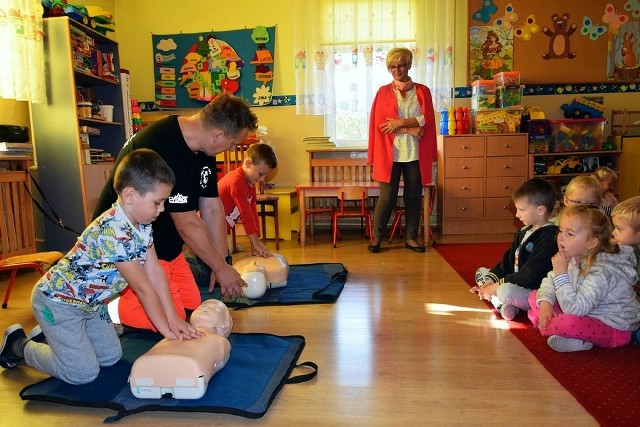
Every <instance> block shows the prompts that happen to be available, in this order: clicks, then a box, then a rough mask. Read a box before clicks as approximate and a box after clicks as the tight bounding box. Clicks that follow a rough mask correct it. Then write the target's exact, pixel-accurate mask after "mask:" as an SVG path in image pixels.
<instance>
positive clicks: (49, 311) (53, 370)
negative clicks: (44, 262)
mask: <svg viewBox="0 0 640 427" xmlns="http://www.w3.org/2000/svg"><path fill="white" fill-rule="evenodd" d="M31 304H32V308H33V314H34V315H35V317H36V320H37V321H38V324H39V325H40V327H41V328H42V332H44V335H45V336H46V337H47V344H40V343H36V342H34V341H29V342H28V343H27V345H26V346H25V349H24V358H25V361H26V362H27V364H28V365H29V366H32V367H34V368H36V369H38V370H39V371H42V372H45V373H47V374H49V375H51V376H54V377H56V378H60V379H61V380H63V381H65V382H67V383H69V384H86V383H89V382H91V381H93V380H94V379H96V377H97V376H98V373H99V372H100V367H102V366H111V365H113V364H114V363H116V362H117V361H118V360H120V357H122V347H121V346H120V340H119V338H118V334H117V333H116V330H115V328H114V326H113V323H112V322H111V318H110V317H109V313H108V311H107V306H106V305H104V304H102V305H101V307H100V308H98V311H96V312H85V311H83V310H81V309H79V308H77V307H75V306H73V305H71V304H64V303H60V302H55V301H52V300H50V299H49V298H47V297H46V296H45V295H44V294H43V293H42V292H41V291H40V290H39V289H38V288H36V287H34V289H33V292H32V293H31Z"/></svg>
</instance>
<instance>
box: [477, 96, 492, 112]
mask: <svg viewBox="0 0 640 427" xmlns="http://www.w3.org/2000/svg"><path fill="white" fill-rule="evenodd" d="M489 108H496V96H495V95H480V94H477V95H471V109H472V110H474V111H478V110H487V109H489Z"/></svg>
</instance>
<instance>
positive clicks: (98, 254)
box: [0, 149, 201, 384]
mask: <svg viewBox="0 0 640 427" xmlns="http://www.w3.org/2000/svg"><path fill="white" fill-rule="evenodd" d="M174 182H175V176H174V174H173V172H172V171H171V169H170V168H169V167H168V166H167V164H166V163H165V161H164V160H162V158H161V157H160V156H159V155H158V154H156V153H155V152H153V151H151V150H147V149H141V150H135V151H132V152H131V153H129V155H128V156H127V158H126V159H124V160H123V161H122V162H121V163H120V164H119V165H118V167H117V168H116V178H115V181H114V188H115V190H116V192H117V193H118V200H117V201H116V202H115V203H114V204H113V206H112V207H111V208H110V209H108V210H107V211H106V212H104V213H103V214H102V215H101V216H99V217H98V218H96V219H95V220H94V221H93V222H92V223H91V224H90V225H89V226H88V227H87V228H86V229H85V230H84V232H83V233H82V234H81V235H80V236H79V237H78V240H77V241H76V244H75V245H74V247H73V248H72V249H71V250H70V251H69V252H68V253H67V254H66V255H65V256H64V257H63V258H62V259H61V260H60V261H59V262H58V263H57V264H56V265H54V266H53V267H51V269H49V271H48V272H47V273H46V274H45V275H44V276H42V278H40V280H39V281H38V283H36V285H35V286H34V289H33V291H32V295H31V304H32V308H33V312H34V314H35V317H36V320H37V321H38V324H39V326H40V328H41V329H42V333H43V334H44V337H45V338H46V342H43V341H44V340H42V339H38V340H36V339H35V338H34V339H32V340H29V339H28V338H27V336H26V334H25V332H24V330H23V328H22V326H21V325H18V324H16V325H12V326H10V327H9V328H7V330H6V331H5V333H4V338H3V342H2V348H1V349H0V366H2V367H3V368H5V369H9V368H13V367H15V366H17V365H18V364H19V363H20V361H21V360H22V359H23V358H24V359H25V362H26V363H27V364H28V365H29V366H32V367H34V368H36V369H38V370H40V371H42V372H45V373H47V374H49V375H52V376H54V377H57V378H60V379H61V380H63V381H65V382H67V383H69V384H85V383H89V382H91V381H93V380H94V379H95V378H96V377H97V376H98V373H99V372H100V369H101V367H103V366H111V365H113V364H114V363H116V362H117V361H118V360H119V359H120V357H121V356H122V348H121V346H120V341H119V339H118V335H117V333H116V330H115V328H114V326H113V324H112V323H111V319H110V317H109V313H108V310H107V306H106V302H108V301H109V300H110V299H112V298H113V297H115V296H117V294H118V293H120V292H122V291H123V290H124V289H125V288H126V287H127V286H130V287H131V289H132V290H133V291H134V292H135V293H136V294H137V296H138V297H139V299H140V301H142V304H143V306H144V308H145V311H146V312H147V314H148V316H149V318H150V319H151V320H152V321H153V324H154V326H155V327H156V328H157V330H158V331H159V332H160V333H161V334H162V335H163V336H164V337H165V338H168V339H191V338H198V337H199V336H200V335H201V334H200V333H199V332H198V331H197V330H196V329H195V328H194V327H193V326H191V325H190V324H188V323H187V322H185V321H184V320H182V319H181V318H180V317H179V316H178V315H177V313H176V311H175V308H174V305H173V301H172V299H171V294H170V293H169V286H168V284H167V278H166V276H165V275H164V271H163V270H162V268H161V267H160V264H159V262H158V258H157V255H156V253H155V249H154V245H153V236H152V229H151V222H152V221H154V220H155V219H156V218H157V216H158V215H159V214H160V212H162V211H163V210H164V202H165V201H166V200H167V198H168V197H169V194H170V192H171V189H172V187H173V185H174Z"/></svg>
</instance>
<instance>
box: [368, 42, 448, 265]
mask: <svg viewBox="0 0 640 427" xmlns="http://www.w3.org/2000/svg"><path fill="white" fill-rule="evenodd" d="M412 60H413V54H412V53H411V51H410V50H409V49H407V48H394V49H391V50H390V51H389V53H388V54H387V69H388V70H389V72H390V73H391V76H392V77H393V81H392V82H391V83H389V84H387V85H384V86H382V87H381V88H380V89H378V93H377V94H376V97H375V99H374V100H373V105H372V106H371V118H370V121H369V163H371V164H373V178H374V179H375V180H376V181H379V183H380V198H379V199H378V203H377V204H376V209H375V212H374V217H373V227H374V228H373V244H372V245H370V246H369V250H370V251H371V252H373V253H378V252H380V242H381V241H382V239H383V237H384V235H385V234H386V232H387V223H388V222H389V217H390V216H391V212H392V211H393V209H394V208H395V206H396V201H397V199H398V190H399V188H400V177H401V176H402V177H403V178H404V196H403V197H404V204H405V208H406V213H405V220H406V243H405V247H406V248H407V249H410V250H412V251H415V252H424V251H425V248H424V246H423V245H421V244H419V243H418V228H419V225H420V210H421V208H422V186H423V185H424V184H428V183H430V182H431V166H432V163H433V162H434V161H435V160H436V158H437V152H436V127H435V126H436V121H435V115H434V112H433V102H432V100H431V92H430V91H429V88H427V87H426V86H425V85H422V84H419V83H414V82H413V81H412V80H411V77H409V69H410V68H411V63H412Z"/></svg>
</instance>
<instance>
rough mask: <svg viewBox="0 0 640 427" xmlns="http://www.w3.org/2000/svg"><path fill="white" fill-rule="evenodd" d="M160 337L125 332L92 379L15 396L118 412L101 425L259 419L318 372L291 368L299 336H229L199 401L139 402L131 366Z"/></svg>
mask: <svg viewBox="0 0 640 427" xmlns="http://www.w3.org/2000/svg"><path fill="white" fill-rule="evenodd" d="M161 338H162V337H161V336H160V335H159V334H154V333H149V332H128V333H125V334H124V335H123V336H122V337H121V343H122V350H123V356H122V359H121V360H120V361H119V362H118V363H116V364H115V365H113V366H111V367H108V368H103V369H102V370H101V371H100V374H99V375H98V378H97V379H96V380H95V381H93V382H91V383H89V384H84V385H70V384H67V383H65V382H64V381H61V380H59V379H57V378H48V379H45V380H42V381H40V382H38V383H35V384H32V385H29V386H27V387H25V388H24V389H22V391H21V392H20V397H21V398H22V399H23V400H40V401H46V402H55V403H63V404H67V405H73V406H87V407H95V408H109V409H114V410H116V411H118V414H117V415H114V416H111V417H108V418H106V419H105V420H104V421H105V422H114V421H117V420H119V419H120V418H122V417H124V416H127V415H132V414H136V413H139V412H144V411H180V412H194V411H195V412H218V413H226V414H232V415H238V416H242V417H247V418H260V417H261V416H263V415H264V414H265V413H266V412H267V410H268V409H269V406H270V405H271V402H273V399H274V398H275V397H276V395H277V394H278V392H279V391H280V389H281V388H282V387H283V386H284V385H285V384H290V383H299V382H304V381H308V380H310V379H312V378H313V377H315V376H316V374H317V366H316V365H315V364H314V363H313V362H304V363H301V364H300V365H296V363H297V361H298V357H299V356H300V353H301V352H302V349H303V348H304V344H305V341H304V337H302V336H299V335H292V336H277V335H271V334H262V333H250V334H236V333H234V334H231V335H230V336H229V341H230V342H231V355H230V357H229V361H228V362H227V365H226V366H225V367H224V368H223V369H222V370H220V371H219V372H217V373H216V374H215V375H214V376H213V377H212V378H211V381H210V382H209V385H208V388H207V391H206V393H205V395H204V396H203V397H201V398H200V399H195V400H178V399H172V398H163V399H138V398H136V397H134V396H133V394H132V393H131V388H130V386H129V384H128V378H129V374H130V372H131V366H132V365H133V362H134V361H135V360H136V359H137V358H138V357H139V356H141V355H142V354H144V353H145V352H146V351H147V350H149V349H150V348H151V347H152V346H153V345H154V344H156V343H157V342H158V341H159V340H160V339H161ZM299 366H305V367H307V368H309V369H310V371H309V373H306V374H301V375H298V376H295V377H290V375H291V372H292V370H293V369H294V368H296V367H299Z"/></svg>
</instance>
